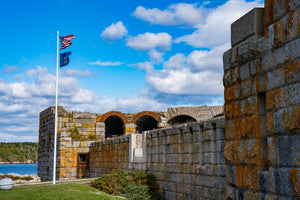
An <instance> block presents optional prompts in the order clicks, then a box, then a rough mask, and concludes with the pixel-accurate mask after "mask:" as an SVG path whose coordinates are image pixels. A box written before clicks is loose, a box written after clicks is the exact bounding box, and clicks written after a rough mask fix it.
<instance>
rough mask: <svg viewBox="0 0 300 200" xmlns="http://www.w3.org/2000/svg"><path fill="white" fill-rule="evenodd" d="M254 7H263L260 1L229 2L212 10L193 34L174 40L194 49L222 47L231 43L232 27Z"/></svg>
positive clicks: (242, 0)
mask: <svg viewBox="0 0 300 200" xmlns="http://www.w3.org/2000/svg"><path fill="white" fill-rule="evenodd" d="M254 7H263V4H261V3H260V1H258V0H256V1H253V2H246V1H244V0H229V1H228V2H226V3H225V4H223V5H221V6H219V7H217V8H215V9H212V10H211V11H210V12H209V13H208V14H207V16H206V19H205V23H199V24H197V25H195V27H196V28H197V30H196V31H194V32H193V33H192V34H189V35H185V36H182V37H179V38H176V39H175V40H174V42H175V43H180V42H185V43H187V44H189V45H191V46H193V47H206V48H211V47H213V46H217V45H222V44H224V43H227V42H228V41H230V25H231V24H232V23H233V22H234V21H235V20H237V19H238V18H240V17H241V16H243V15H244V14H245V13H247V12H248V11H249V10H251V9H252V8H254Z"/></svg>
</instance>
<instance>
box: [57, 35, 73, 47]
mask: <svg viewBox="0 0 300 200" xmlns="http://www.w3.org/2000/svg"><path fill="white" fill-rule="evenodd" d="M74 37H75V36H74V34H71V35H68V36H64V37H60V39H61V46H60V49H65V48H67V47H68V46H70V45H71V44H72V41H71V40H72V39H73V38H74Z"/></svg>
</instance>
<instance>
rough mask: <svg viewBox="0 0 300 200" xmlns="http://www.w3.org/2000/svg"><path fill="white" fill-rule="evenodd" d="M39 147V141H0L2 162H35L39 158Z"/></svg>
mask: <svg viewBox="0 0 300 200" xmlns="http://www.w3.org/2000/svg"><path fill="white" fill-rule="evenodd" d="M38 147H39V144H38V143H32V142H16V143H5V142H0V162H11V163H14V162H21V163H23V162H24V163H26V162H34V163H35V162H37V159H38Z"/></svg>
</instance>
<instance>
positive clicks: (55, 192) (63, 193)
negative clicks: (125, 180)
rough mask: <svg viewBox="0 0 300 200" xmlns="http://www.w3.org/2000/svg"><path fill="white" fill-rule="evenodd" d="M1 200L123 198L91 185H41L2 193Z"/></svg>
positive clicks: (119, 199) (0, 193) (21, 187)
mask: <svg viewBox="0 0 300 200" xmlns="http://www.w3.org/2000/svg"><path fill="white" fill-rule="evenodd" d="M0 199H1V200H2V199H7V200H12V199H18V200H21V199H24V200H25V199H26V200H27V199H28V200H35V199H41V200H45V199H51V200H53V199H70V200H73V199H78V200H90V199H101V200H102V199H103V200H112V199H116V200H117V199H118V200H121V198H117V197H113V196H110V195H107V194H104V193H101V192H100V191H98V190H96V189H94V188H92V187H90V186H89V184H79V183H58V184H56V185H55V186H53V185H52V184H39V185H26V186H25V185H24V186H17V187H16V186H15V187H13V189H12V190H10V191H0Z"/></svg>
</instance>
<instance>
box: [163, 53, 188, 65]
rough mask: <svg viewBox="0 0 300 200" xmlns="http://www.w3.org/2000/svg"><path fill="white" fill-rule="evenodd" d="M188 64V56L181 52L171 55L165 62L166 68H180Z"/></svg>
mask: <svg viewBox="0 0 300 200" xmlns="http://www.w3.org/2000/svg"><path fill="white" fill-rule="evenodd" d="M185 65H186V58H185V56H184V55H183V54H181V53H179V54H176V55H174V56H171V57H170V59H169V60H168V61H166V62H165V63H164V68H165V69H180V68H183V67H184V66H185Z"/></svg>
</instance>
